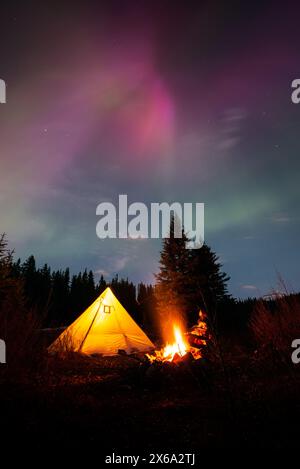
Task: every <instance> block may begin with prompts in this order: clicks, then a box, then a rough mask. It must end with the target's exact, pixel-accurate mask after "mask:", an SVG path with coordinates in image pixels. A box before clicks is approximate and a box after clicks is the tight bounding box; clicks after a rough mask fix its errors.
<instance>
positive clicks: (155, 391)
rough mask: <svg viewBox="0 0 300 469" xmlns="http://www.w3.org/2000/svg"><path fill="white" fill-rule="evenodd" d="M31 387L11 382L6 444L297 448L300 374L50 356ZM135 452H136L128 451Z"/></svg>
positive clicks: (239, 364)
mask: <svg viewBox="0 0 300 469" xmlns="http://www.w3.org/2000/svg"><path fill="white" fill-rule="evenodd" d="M45 366H46V368H45V369H44V370H43V373H40V374H36V375H35V376H34V378H32V377H31V378H30V379H29V380H27V381H26V382H24V381H23V382H19V383H17V382H9V380H8V379H6V380H4V381H2V384H1V386H0V397H1V408H2V410H1V425H4V427H3V428H5V429H6V430H5V435H4V434H3V436H2V442H3V443H4V442H5V440H6V438H7V441H11V440H12V439H13V441H21V440H22V441H29V442H30V443H31V444H33V443H34V445H35V447H43V448H49V447H53V448H55V447H61V446H63V447H64V448H67V447H68V448H73V449H76V448H77V447H78V445H89V444H90V443H91V442H93V443H97V447H98V448H99V450H100V449H101V452H102V453H103V454H106V453H107V454H109V453H110V452H112V450H114V451H115V452H116V451H119V452H121V454H125V453H127V454H128V453H129V452H130V451H131V452H133V451H136V450H137V449H138V450H139V451H140V452H141V453H142V452H149V451H155V452H157V451H164V452H166V451H169V450H170V451H172V450H173V451H174V450H176V451H179V450H182V451H184V450H185V451H190V452H191V451H199V450H200V449H204V448H235V447H244V448H287V447H297V446H298V426H299V425H298V422H299V417H300V401H299V390H300V369H299V371H298V368H296V367H294V368H293V367H289V366H285V365H282V364H281V365H277V366H276V371H275V369H274V367H270V368H269V369H267V368H266V367H265V366H262V364H261V363H260V362H259V361H258V360H256V359H253V360H252V361H251V360H249V358H248V357H239V359H238V360H236V361H234V360H231V362H230V366H227V367H226V369H221V368H215V369H212V368H213V367H212V366H210V365H207V364H206V365H205V366H204V365H203V364H201V365H199V364H196V365H195V364H193V363H192V364H191V363H186V364H184V365H182V364H181V365H179V366H178V365H177V366H166V367H165V366H163V367H159V366H149V365H148V364H147V365H146V364H143V363H141V362H139V361H138V360H136V359H132V358H128V357H122V356H120V357H114V358H88V357H86V358H84V357H69V358H68V359H57V358H51V359H49V360H48V361H47V363H46V365H45ZM129 454H130V453H129Z"/></svg>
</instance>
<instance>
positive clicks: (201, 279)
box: [155, 219, 229, 327]
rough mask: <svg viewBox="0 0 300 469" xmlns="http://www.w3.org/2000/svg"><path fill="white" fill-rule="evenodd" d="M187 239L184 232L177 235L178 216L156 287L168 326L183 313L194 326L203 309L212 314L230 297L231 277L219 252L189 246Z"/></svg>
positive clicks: (160, 314) (159, 308)
mask: <svg viewBox="0 0 300 469" xmlns="http://www.w3.org/2000/svg"><path fill="white" fill-rule="evenodd" d="M187 241H188V239H187V237H186V235H185V234H184V232H183V233H182V238H175V237H174V219H173V220H171V224H170V237H169V238H166V239H165V240H164V242H163V249H162V251H161V257H160V271H159V273H158V274H157V275H156V281H157V283H156V289H155V294H156V298H157V302H158V313H159V316H160V319H161V320H163V321H164V322H165V323H166V324H167V327H169V324H170V320H172V321H174V320H176V317H177V316H178V315H180V314H181V315H182V316H183V317H185V318H186V319H187V320H188V323H189V325H191V324H193V323H194V322H196V320H197V315H198V311H199V309H200V308H202V309H204V310H206V312H207V313H208V314H210V313H212V312H213V311H215V308H216V305H217V304H218V303H220V302H221V301H223V300H224V299H226V298H228V297H229V295H228V292H227V286H226V283H227V281H228V280H229V277H228V276H227V275H226V274H225V273H223V272H221V264H220V263H219V262H218V257H217V255H216V254H215V253H214V252H213V251H212V250H211V248H209V247H208V246H207V245H204V246H203V247H202V248H200V249H186V242H187Z"/></svg>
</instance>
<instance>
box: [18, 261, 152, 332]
mask: <svg viewBox="0 0 300 469" xmlns="http://www.w3.org/2000/svg"><path fill="white" fill-rule="evenodd" d="M12 272H13V276H14V277H15V278H16V279H19V280H21V281H22V283H23V288H24V295H25V301H26V304H27V306H28V308H29V309H32V310H36V312H37V313H38V314H39V315H40V317H41V320H42V324H43V326H44V327H59V326H65V325H68V324H70V323H71V322H72V321H74V319H76V318H77V317H78V316H79V314H80V313H82V312H83V311H84V310H85V309H86V308H87V307H88V306H89V305H90V304H91V303H92V302H93V301H94V300H95V299H96V298H97V296H99V295H100V294H101V293H102V292H103V291H104V290H105V288H106V287H107V286H110V287H111V288H112V289H113V291H114V292H115V294H116V295H117V297H118V298H119V300H120V301H121V303H122V304H123V305H124V307H125V308H126V309H127V310H128V311H130V314H131V315H132V316H133V317H134V319H135V320H137V321H138V322H139V323H140V324H143V325H145V326H147V325H148V326H150V324H149V323H150V322H151V317H150V315H149V308H148V307H149V304H150V303H151V306H153V305H154V302H155V298H154V294H153V286H152V285H145V284H144V283H139V284H138V285H134V284H133V283H132V282H130V281H129V280H128V279H119V278H118V276H117V275H116V276H115V277H113V278H112V279H111V280H110V281H108V280H106V279H104V277H103V275H101V277H100V279H99V280H98V281H96V280H95V277H94V273H93V271H92V270H87V269H85V270H84V271H83V272H79V273H77V274H73V275H71V274H70V269H69V268H66V269H60V270H52V269H51V267H50V266H49V265H48V264H45V265H43V266H42V267H38V266H37V263H36V260H35V257H34V256H33V255H31V256H29V257H28V259H26V260H25V261H24V262H21V260H20V259H18V260H17V261H13V262H12Z"/></svg>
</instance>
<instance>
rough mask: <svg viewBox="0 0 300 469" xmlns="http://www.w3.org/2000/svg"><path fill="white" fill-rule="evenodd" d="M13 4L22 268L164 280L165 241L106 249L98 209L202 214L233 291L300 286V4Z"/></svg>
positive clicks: (4, 201) (4, 172)
mask: <svg viewBox="0 0 300 469" xmlns="http://www.w3.org/2000/svg"><path fill="white" fill-rule="evenodd" d="M19 3H20V4H21V2H19ZM176 3H177V6H176ZM9 5H10V6H7V7H6V10H5V8H4V7H3V6H1V20H0V21H1V28H0V78H2V79H4V80H5V81H6V84H7V103H6V104H1V105H0V158H1V167H0V180H1V186H0V187H1V190H0V227H1V230H0V231H1V232H4V231H5V232H6V233H7V237H8V239H9V242H10V246H11V247H12V248H14V249H15V255H16V256H17V257H19V256H20V257H21V258H22V259H23V260H24V259H25V258H26V257H27V256H28V255H30V254H32V253H33V254H34V255H35V256H36V259H37V262H38V264H39V265H41V264H43V263H45V262H48V263H49V264H50V265H51V266H52V267H53V268H64V267H66V266H70V268H71V271H72V272H74V273H75V272H76V271H78V270H80V269H84V268H85V267H87V268H88V269H92V270H93V271H94V272H95V274H96V277H97V276H99V274H100V273H103V274H104V275H106V276H107V277H108V278H110V277H111V276H112V275H114V274H116V273H118V274H119V276H121V277H127V276H128V277H129V279H131V280H133V281H134V282H137V281H146V282H150V281H153V273H154V272H156V271H157V268H158V260H159V249H160V246H161V242H160V241H153V240H152V241H151V240H118V239H117V240H99V239H98V238H97V237H96V231H95V228H96V223H97V220H98V217H96V206H97V205H98V204H99V203H100V202H102V201H112V202H115V203H117V199H118V195H119V194H128V198H129V202H130V203H131V202H136V201H138V202H144V203H146V204H148V203H150V202H162V201H167V202H172V201H179V202H204V203H205V239H206V242H207V243H208V244H209V245H210V246H211V247H212V248H213V249H214V250H215V251H216V252H217V254H218V255H219V256H220V260H221V262H222V263H223V265H224V270H225V271H226V272H227V273H228V274H229V275H230V276H231V281H230V284H229V286H230V292H231V293H232V294H233V295H235V296H238V297H247V296H254V295H255V296H257V295H265V294H268V293H269V292H270V291H271V289H272V288H276V285H277V276H278V274H280V275H281V276H282V277H283V278H284V279H285V281H286V284H287V286H288V287H289V288H290V289H293V290H299V274H300V251H299V234H300V213H299V212H300V210H299V195H300V189H299V179H300V178H299V176H300V132H299V129H300V104H299V105H295V104H292V102H291V91H292V90H291V82H292V80H293V79H295V78H300V54H299V52H300V27H299V20H298V18H299V14H298V12H297V7H296V5H297V3H296V2H294V3H288V2H274V3H273V2H258V5H257V6H255V3H253V2H249V5H248V6H246V5H245V2H230V1H226V2H225V1H224V2H216V1H209V2H201V1H199V2H197V3H196V2H172V1H157V2H156V1H149V2H142V1H137V2H135V1H123V2H115V1H107V2H104V1H102V2H97V3H95V4H93V3H91V2H82V3H73V2H68V4H67V3H65V4H64V5H62V4H61V3H57V4H55V2H51V4H50V5H49V6H47V4H46V3H44V4H43V5H41V4H39V3H36V4H34V3H31V2H26V4H25V2H24V4H23V5H19V6H17V4H16V6H14V4H13V3H9ZM196 5H197V6H196Z"/></svg>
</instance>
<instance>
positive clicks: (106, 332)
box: [49, 288, 154, 355]
mask: <svg viewBox="0 0 300 469" xmlns="http://www.w3.org/2000/svg"><path fill="white" fill-rule="evenodd" d="M68 348H69V349H70V348H71V349H72V350H74V351H77V352H81V353H85V354H88V355H90V354H102V355H116V354H118V352H119V350H124V351H125V352H126V353H133V352H146V351H149V350H151V349H153V348H154V345H153V343H152V342H151V340H150V339H149V338H148V337H147V336H146V334H145V333H144V332H143V331H142V329H141V328H140V327H139V326H138V325H137V324H136V322H135V321H134V320H133V319H132V317H131V316H130V315H129V314H128V313H127V311H126V309H125V308H124V307H123V306H122V305H121V303H120V302H119V301H118V299H117V298H116V297H115V295H114V294H113V292H112V291H111V289H110V288H106V290H105V291H104V292H103V293H102V294H101V295H100V296H99V297H98V298H97V299H96V300H95V301H94V303H92V304H91V306H89V307H88V308H87V309H86V310H85V311H84V313H82V314H81V316H79V317H78V318H77V319H76V320H75V321H74V322H73V323H72V324H71V325H70V326H69V327H67V329H65V330H64V332H63V333H62V334H61V335H60V336H59V337H58V338H57V339H56V340H55V342H53V344H52V345H50V347H49V351H50V352H58V351H61V350H67V349H68Z"/></svg>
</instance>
